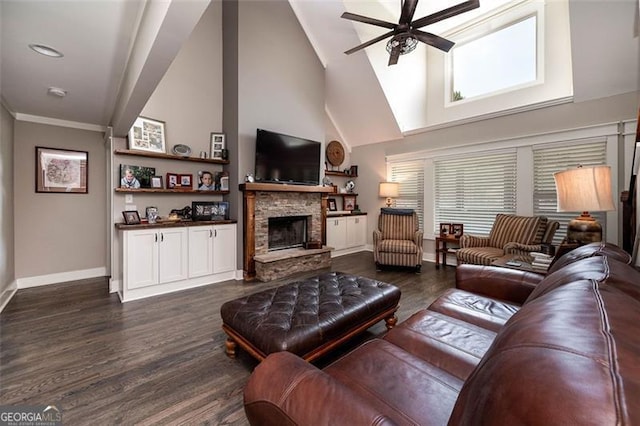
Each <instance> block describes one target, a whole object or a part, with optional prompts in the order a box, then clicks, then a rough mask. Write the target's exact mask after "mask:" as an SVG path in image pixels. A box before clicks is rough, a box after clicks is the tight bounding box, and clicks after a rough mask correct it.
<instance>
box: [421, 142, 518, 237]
mask: <svg viewBox="0 0 640 426" xmlns="http://www.w3.org/2000/svg"><path fill="white" fill-rule="evenodd" d="M434 171H435V198H436V199H435V224H434V225H435V229H434V232H435V233H438V232H439V224H440V223H462V224H464V232H465V233H466V234H477V235H487V234H489V232H490V231H491V227H492V226H493V223H494V222H495V218H496V214H498V213H507V214H514V213H515V211H516V175H517V167H516V152H515V150H513V151H508V152H500V153H494V154H483V155H477V156H472V157H465V158H456V159H451V158H447V159H441V160H436V161H434Z"/></svg>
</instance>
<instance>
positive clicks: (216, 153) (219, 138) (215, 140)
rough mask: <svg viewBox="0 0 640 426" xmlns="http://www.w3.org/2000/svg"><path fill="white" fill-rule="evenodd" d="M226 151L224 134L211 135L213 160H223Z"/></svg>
mask: <svg viewBox="0 0 640 426" xmlns="http://www.w3.org/2000/svg"><path fill="white" fill-rule="evenodd" d="M224 149H225V135H224V133H211V158H214V159H218V160H222V159H223V158H222V151H223V150H224Z"/></svg>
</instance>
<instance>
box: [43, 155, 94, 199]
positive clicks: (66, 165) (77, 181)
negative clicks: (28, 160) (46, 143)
mask: <svg viewBox="0 0 640 426" xmlns="http://www.w3.org/2000/svg"><path fill="white" fill-rule="evenodd" d="M88 168H89V153H88V152H87V151H74V150H69V149H57V148H45V147H42V146H36V192H59V193H68V194H87V193H89V181H88Z"/></svg>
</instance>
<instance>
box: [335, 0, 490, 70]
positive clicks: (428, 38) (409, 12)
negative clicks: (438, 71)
mask: <svg viewBox="0 0 640 426" xmlns="http://www.w3.org/2000/svg"><path fill="white" fill-rule="evenodd" d="M417 5H418V0H404V1H403V2H402V12H401V14H400V21H399V22H398V23H397V24H392V23H391V22H386V21H381V20H379V19H375V18H369V17H367V16H362V15H356V14H355V13H349V12H345V13H343V14H342V18H344V19H350V20H352V21H357V22H363V23H365V24H370V25H375V26H378V27H383V28H389V29H390V30H391V31H389V32H387V33H385V34H382V35H381V36H379V37H376V38H374V39H373V40H369V41H367V42H366V43H362V44H361V45H359V46H356V47H354V48H353V49H349V50H347V51H346V52H344V53H346V54H347V55H350V54H352V53H354V52H357V51H358V50H361V49H364V48H365V47H368V46H371V45H372V44H374V43H377V42H379V41H382V40H384V39H385V38H387V37H389V36H392V38H391V40H389V41H388V42H387V52H389V55H390V56H389V65H395V64H397V63H398V58H399V57H400V55H404V54H405V53H409V52H411V51H412V50H414V49H415V48H416V45H417V44H418V41H421V42H423V43H426V44H428V45H430V46H433V47H436V48H438V49H440V50H443V51H445V52H448V51H449V50H450V49H451V48H452V47H453V45H454V43H453V42H452V41H449V40H447V39H445V38H442V37H439V36H437V35H435V34H431V33H428V32H425V31H421V30H419V28H422V27H425V26H427V25H430V24H434V23H436V22H439V21H442V20H444V19H447V18H451V17H452V16H455V15H459V14H461V13H463V12H468V11H469V10H473V9H475V8H477V7H479V6H480V0H469V1H465V2H463V3H460V4H458V5H455V6H452V7H449V8H447V9H443V10H441V11H440V12H436V13H433V14H431V15H428V16H425V17H424V18H420V19H416V20H415V21H412V19H413V14H414V13H415V12H416V6H417Z"/></svg>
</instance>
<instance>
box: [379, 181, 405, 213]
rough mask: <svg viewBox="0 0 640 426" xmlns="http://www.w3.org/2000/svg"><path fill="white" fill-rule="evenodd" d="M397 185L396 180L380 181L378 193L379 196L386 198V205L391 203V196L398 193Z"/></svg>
mask: <svg viewBox="0 0 640 426" xmlns="http://www.w3.org/2000/svg"><path fill="white" fill-rule="evenodd" d="M399 186H400V184H398V182H380V187H379V191H378V194H379V196H380V198H385V197H386V198H387V200H386V203H387V207H391V204H393V200H392V198H395V197H397V196H398V195H399V189H398V188H399Z"/></svg>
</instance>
